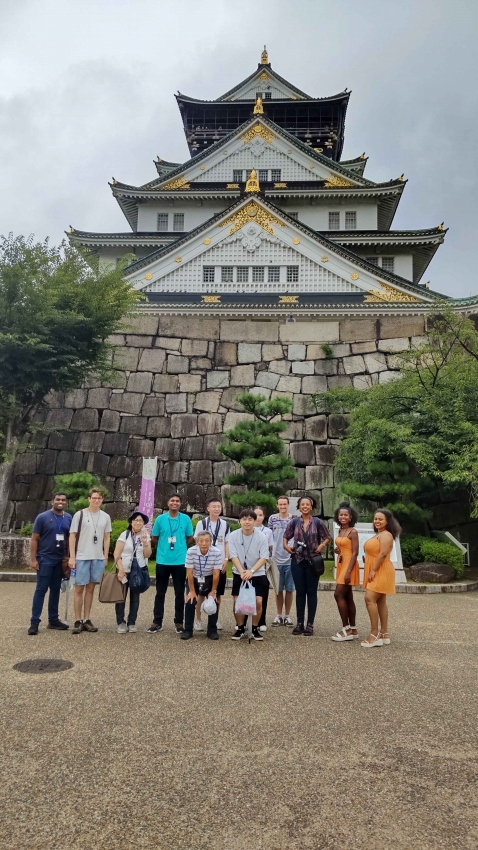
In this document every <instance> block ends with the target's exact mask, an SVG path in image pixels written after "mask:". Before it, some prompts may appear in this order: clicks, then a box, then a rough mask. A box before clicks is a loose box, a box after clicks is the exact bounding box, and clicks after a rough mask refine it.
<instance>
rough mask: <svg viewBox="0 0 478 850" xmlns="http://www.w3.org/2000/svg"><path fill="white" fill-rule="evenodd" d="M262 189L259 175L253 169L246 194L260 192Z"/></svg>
mask: <svg viewBox="0 0 478 850" xmlns="http://www.w3.org/2000/svg"><path fill="white" fill-rule="evenodd" d="M260 191H261V187H260V185H259V179H258V177H257V173H256V170H255V168H253V169H252V171H251V174H250V177H249V179H248V181H247V183H246V192H260Z"/></svg>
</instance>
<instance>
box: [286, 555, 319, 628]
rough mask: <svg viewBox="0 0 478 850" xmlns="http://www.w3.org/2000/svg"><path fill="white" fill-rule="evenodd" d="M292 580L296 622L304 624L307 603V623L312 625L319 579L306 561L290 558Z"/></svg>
mask: <svg viewBox="0 0 478 850" xmlns="http://www.w3.org/2000/svg"><path fill="white" fill-rule="evenodd" d="M291 571H292V578H293V579H294V584H295V604H296V608H297V622H298V623H304V624H305V622H306V621H305V603H306V601H307V623H308V624H310V625H311V626H313V625H314V619H315V614H316V611H317V591H318V589H319V579H318V577H317V575H316V573H315V571H314V569H313V567H312V566H311V565H310V564H309V562H308V561H300V562H299V563H297V561H296V559H295V558H294V557H292V563H291Z"/></svg>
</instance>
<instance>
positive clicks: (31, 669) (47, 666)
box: [13, 658, 73, 673]
mask: <svg viewBox="0 0 478 850" xmlns="http://www.w3.org/2000/svg"><path fill="white" fill-rule="evenodd" d="M70 667H73V662H72V661H64V660H63V659H62V658H30V659H29V660H28V661H20V662H19V663H18V664H14V665H13V669H14V670H19V672H20V673H60V672H61V671H62V670H69V669H70Z"/></svg>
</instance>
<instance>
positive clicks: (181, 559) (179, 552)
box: [151, 511, 194, 567]
mask: <svg viewBox="0 0 478 850" xmlns="http://www.w3.org/2000/svg"><path fill="white" fill-rule="evenodd" d="M151 533H152V535H153V537H157V538H158V547H157V549H156V563H157V564H168V565H169V566H171V567H177V566H181V565H182V564H184V563H185V562H186V552H187V550H188V547H187V544H186V538H187V537H192V536H193V533H194V532H193V524H192V522H191V520H190V518H189V517H188V515H187V514H178V515H177V517H175V518H174V519H173V517H172V516H171V514H170V513H169V511H167V512H166V513H165V514H160V515H159V516H158V517H156V519H155V521H154V525H153V530H152V532H151ZM170 537H175V538H176V541H175V543H174V548H173V549H171V545H172V544H171V543H170V542H169V538H170Z"/></svg>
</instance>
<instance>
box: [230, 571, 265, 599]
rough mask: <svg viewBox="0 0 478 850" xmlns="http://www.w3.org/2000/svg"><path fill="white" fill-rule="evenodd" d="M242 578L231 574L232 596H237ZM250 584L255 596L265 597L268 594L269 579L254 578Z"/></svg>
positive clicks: (262, 577) (263, 577)
mask: <svg viewBox="0 0 478 850" xmlns="http://www.w3.org/2000/svg"><path fill="white" fill-rule="evenodd" d="M241 584H242V578H241V577H240V575H238V574H237V573H233V574H232V595H233V596H239V590H240V588H241ZM251 584H252V586H253V588H254V589H255V591H256V596H267V594H268V592H269V579H268V578H267V576H254V577H253V578H252V579H251Z"/></svg>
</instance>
